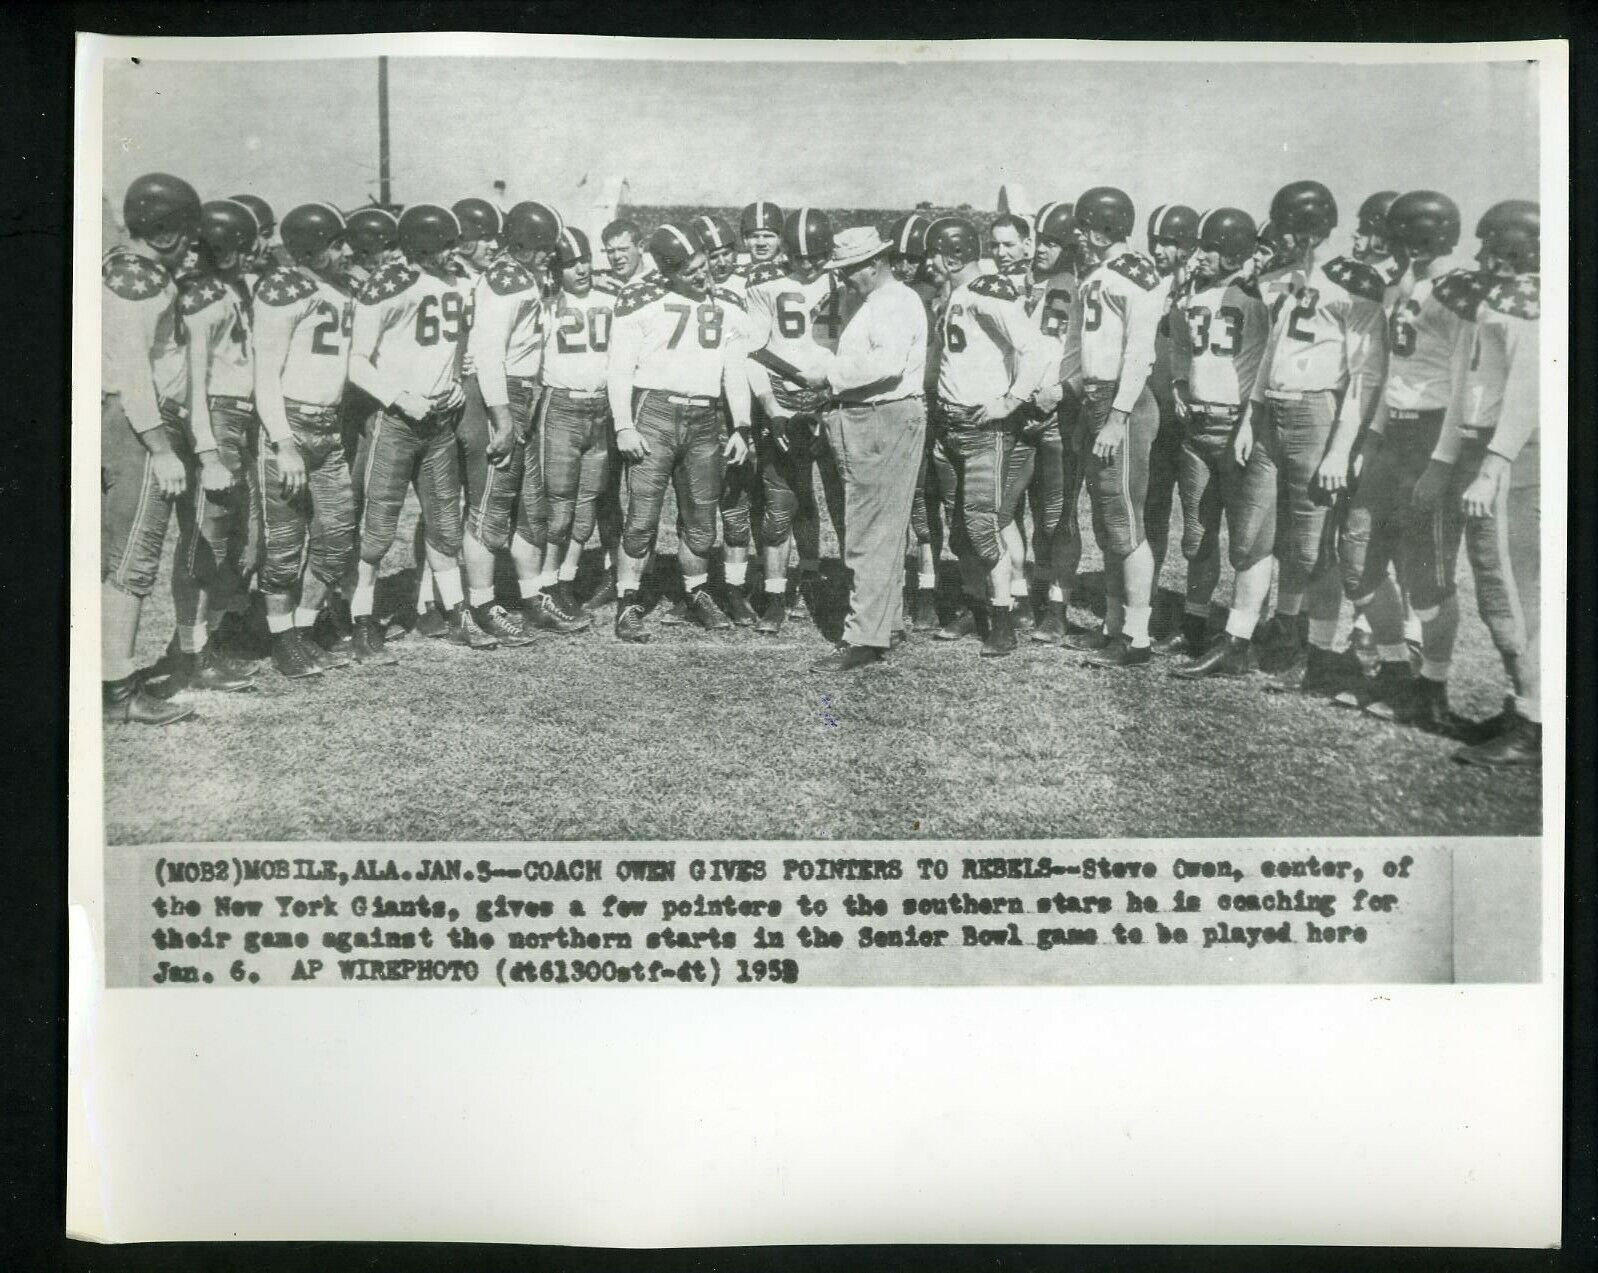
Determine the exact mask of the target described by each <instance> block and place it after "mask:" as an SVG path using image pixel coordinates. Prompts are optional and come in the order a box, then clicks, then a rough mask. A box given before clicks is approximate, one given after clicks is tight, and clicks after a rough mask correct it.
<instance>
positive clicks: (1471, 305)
mask: <svg viewBox="0 0 1598 1273" xmlns="http://www.w3.org/2000/svg"><path fill="white" fill-rule="evenodd" d="M1492 287H1493V278H1492V276H1491V275H1488V274H1483V273H1482V272H1481V271H1480V270H1450V271H1449V272H1448V273H1447V274H1444V275H1443V276H1442V277H1441V278H1440V279H1438V280H1437V281H1436V282H1435V283H1433V284H1432V299H1433V300H1435V301H1436V302H1437V303H1438V304H1439V305H1441V306H1443V307H1444V308H1445V309H1448V310H1450V311H1451V312H1453V313H1455V314H1458V315H1459V316H1460V317H1461V318H1463V319H1466V320H1467V321H1470V322H1474V321H1475V320H1476V311H1477V310H1479V309H1480V308H1481V303H1482V301H1483V300H1485V299H1486V296H1487V293H1488V292H1489V291H1491V290H1492Z"/></svg>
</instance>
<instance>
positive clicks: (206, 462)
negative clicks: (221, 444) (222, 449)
mask: <svg viewBox="0 0 1598 1273" xmlns="http://www.w3.org/2000/svg"><path fill="white" fill-rule="evenodd" d="M237 480H238V479H237V478H235V477H234V476H233V471H232V470H231V469H230V468H228V466H227V465H226V464H224V463H222V461H221V460H220V459H218V458H217V454H216V452H215V451H201V452H200V485H201V486H203V487H205V489H206V492H207V493H208V494H210V495H226V494H227V493H228V492H229V491H231V490H232V489H233V486H234V483H235V482H237Z"/></svg>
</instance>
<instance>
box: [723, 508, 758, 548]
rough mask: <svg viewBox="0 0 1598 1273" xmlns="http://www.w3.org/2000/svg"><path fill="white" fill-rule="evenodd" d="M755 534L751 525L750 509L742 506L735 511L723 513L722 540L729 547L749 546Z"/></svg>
mask: <svg viewBox="0 0 1598 1273" xmlns="http://www.w3.org/2000/svg"><path fill="white" fill-rule="evenodd" d="M752 538H753V534H752V532H751V529H750V525H749V510H748V509H747V508H741V509H738V510H736V511H735V512H733V513H730V514H728V513H723V514H722V518H721V542H722V543H723V544H725V545H726V546H727V547H728V548H747V547H749V541H750V540H751V539H752Z"/></svg>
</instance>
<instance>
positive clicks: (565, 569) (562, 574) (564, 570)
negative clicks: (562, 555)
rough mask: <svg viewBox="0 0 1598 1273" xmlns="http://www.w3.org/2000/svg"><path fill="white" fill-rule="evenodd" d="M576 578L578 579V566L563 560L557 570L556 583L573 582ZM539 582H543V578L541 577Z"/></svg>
mask: <svg viewBox="0 0 1598 1273" xmlns="http://www.w3.org/2000/svg"><path fill="white" fill-rule="evenodd" d="M576 579H577V567H576V566H568V565H566V564H565V563H564V562H562V563H561V567H560V569H559V570H557V571H556V572H555V582H556V583H573V582H575V581H576ZM539 582H540V583H542V582H543V580H542V578H540V580H539Z"/></svg>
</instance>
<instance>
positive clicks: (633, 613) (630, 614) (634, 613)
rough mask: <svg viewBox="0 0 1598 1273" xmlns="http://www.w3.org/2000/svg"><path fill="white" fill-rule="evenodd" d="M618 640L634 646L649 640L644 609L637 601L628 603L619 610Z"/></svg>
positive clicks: (617, 618) (617, 614)
mask: <svg viewBox="0 0 1598 1273" xmlns="http://www.w3.org/2000/svg"><path fill="white" fill-rule="evenodd" d="M616 639H617V640H618V641H627V642H630V643H631V644H633V645H642V644H643V643H644V642H645V641H647V640H649V633H648V632H646V631H645V630H644V608H643V606H641V605H639V604H638V602H637V601H628V602H627V603H626V604H625V605H622V606H619V607H618V608H617V610H616Z"/></svg>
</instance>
